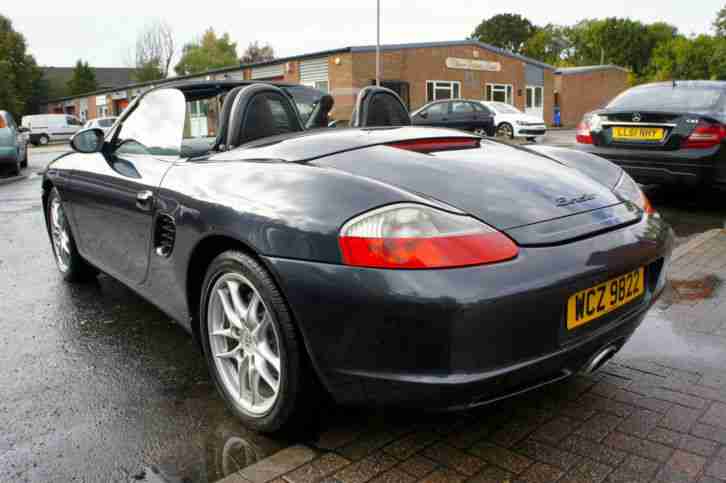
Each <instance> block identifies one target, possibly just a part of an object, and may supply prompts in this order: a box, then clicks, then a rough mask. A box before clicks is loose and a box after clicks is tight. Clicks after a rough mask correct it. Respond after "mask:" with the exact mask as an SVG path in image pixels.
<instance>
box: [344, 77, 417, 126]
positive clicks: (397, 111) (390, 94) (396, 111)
mask: <svg viewBox="0 0 726 483" xmlns="http://www.w3.org/2000/svg"><path fill="white" fill-rule="evenodd" d="M410 125H411V116H410V115H409V113H408V109H406V105H405V104H404V103H403V101H402V100H401V98H400V97H398V94H396V93H395V92H394V91H392V90H391V89H386V88H385V87H377V86H369V87H366V88H364V89H362V90H361V91H360V92H359V93H358V99H357V100H356V103H355V109H354V110H353V116H352V118H351V126H353V127H371V126H410Z"/></svg>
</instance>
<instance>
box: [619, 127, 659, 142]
mask: <svg viewBox="0 0 726 483" xmlns="http://www.w3.org/2000/svg"><path fill="white" fill-rule="evenodd" d="M664 134H665V131H664V130H663V128H662V127H614V128H613V139H615V140H622V141H662V140H663V136H664Z"/></svg>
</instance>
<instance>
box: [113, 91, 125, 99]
mask: <svg viewBox="0 0 726 483" xmlns="http://www.w3.org/2000/svg"><path fill="white" fill-rule="evenodd" d="M111 99H113V100H114V101H118V100H121V99H126V91H119V92H114V93H113V94H111Z"/></svg>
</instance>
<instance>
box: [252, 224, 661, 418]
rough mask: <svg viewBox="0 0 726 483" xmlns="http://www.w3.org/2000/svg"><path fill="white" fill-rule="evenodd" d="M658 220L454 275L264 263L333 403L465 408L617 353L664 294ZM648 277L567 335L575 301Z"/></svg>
mask: <svg viewBox="0 0 726 483" xmlns="http://www.w3.org/2000/svg"><path fill="white" fill-rule="evenodd" d="M672 244H673V236H672V232H671V230H670V228H669V227H668V226H667V225H666V224H665V223H664V222H662V221H661V220H660V219H657V218H653V217H648V218H644V219H643V220H642V221H640V222H638V223H637V224H635V225H631V226H629V227H626V228H622V229H618V230H614V231H611V232H608V233H604V234H600V235H598V236H595V237H591V238H587V239H584V240H580V241H577V242H574V243H569V244H566V245H560V246H550V247H538V248H524V247H523V248H521V251H520V255H519V256H518V257H517V259H515V260H513V261H511V262H506V263H501V264H496V265H490V266H478V267H468V268H460V269H451V270H428V271H410V270H373V269H360V268H354V267H345V266H339V265H330V264H321V263H311V262H303V261H297V260H284V259H275V258H267V259H266V261H267V263H268V265H269V266H270V267H271V269H272V271H273V272H274V273H275V274H276V276H277V279H278V280H279V282H280V285H281V288H282V291H283V293H284V294H285V296H286V298H287V300H288V302H289V304H290V307H291V309H292V311H293V314H294V316H295V319H296V321H297V322H298V325H299V327H300V330H301V333H302V335H303V338H304V340H305V344H306V346H307V349H308V352H309V354H310V355H311V359H312V361H313V364H314V366H315V368H316V369H317V371H318V374H319V375H320V378H321V380H322V381H323V383H324V385H325V386H326V387H327V389H328V390H329V391H330V393H331V394H332V395H333V396H334V398H335V399H336V400H337V401H338V402H342V403H367V404H386V405H398V406H415V407H426V408H451V407H468V406H472V405H478V404H484V403H486V402H490V401H492V400H496V399H499V398H501V397H506V396H509V395H513V394H518V393H520V392H522V391H526V390H529V389H531V388H534V387H538V386H539V385H542V384H546V383H549V382H553V381H556V380H559V379H561V378H564V377H567V376H568V375H570V374H572V373H574V372H576V371H578V370H579V369H581V368H582V367H583V366H584V365H585V364H586V363H587V362H588V361H589V360H590V359H591V358H592V357H593V355H594V354H595V353H597V352H598V351H599V350H601V349H603V348H604V347H608V346H610V345H614V346H615V347H617V348H619V347H621V346H622V345H623V344H624V343H625V342H626V341H627V340H628V338H629V337H630V336H631V335H632V333H633V331H634V330H635V329H636V328H637V327H638V325H639V324H640V323H641V321H642V320H643V317H644V316H645V314H646V312H647V310H648V308H649V307H650V306H651V305H652V303H653V301H654V300H655V298H656V297H657V295H658V294H659V292H660V290H661V289H662V285H663V283H664V277H665V275H664V274H665V270H663V269H662V268H663V267H664V265H665V262H666V260H667V259H668V258H669V256H670V251H671V249H672ZM640 266H644V267H646V271H647V273H648V275H647V277H648V279H647V280H648V283H647V284H646V286H647V288H646V293H645V295H644V296H643V297H642V298H641V299H639V300H638V301H636V302H633V303H632V304H629V305H628V306H626V307H623V308H620V309H618V310H616V311H614V312H612V313H611V314H610V315H606V316H603V317H602V318H600V319H597V320H595V321H593V322H591V323H590V324H586V325H584V326H582V327H580V328H578V329H575V330H574V331H568V330H567V328H566V320H565V307H566V304H567V300H568V298H569V297H570V296H571V295H572V294H574V293H575V292H577V291H579V290H583V289H586V288H589V287H593V286H595V285H597V284H598V283H601V282H603V281H606V280H609V279H611V278H613V277H615V276H618V275H620V274H623V273H626V272H628V271H630V270H632V269H634V268H637V267H640Z"/></svg>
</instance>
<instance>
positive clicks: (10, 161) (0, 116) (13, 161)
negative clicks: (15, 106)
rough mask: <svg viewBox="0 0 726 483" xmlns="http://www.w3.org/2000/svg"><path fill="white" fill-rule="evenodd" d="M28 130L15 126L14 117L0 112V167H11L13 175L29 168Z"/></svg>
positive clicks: (5, 112)
mask: <svg viewBox="0 0 726 483" xmlns="http://www.w3.org/2000/svg"><path fill="white" fill-rule="evenodd" d="M26 133H27V129H25V128H23V127H22V126H18V125H17V124H15V120H14V119H13V116H12V115H11V114H10V113H9V112H7V111H0V165H4V166H8V165H9V166H10V172H11V174H19V173H20V170H21V169H22V168H25V167H27V166H28V141H27V138H26Z"/></svg>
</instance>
